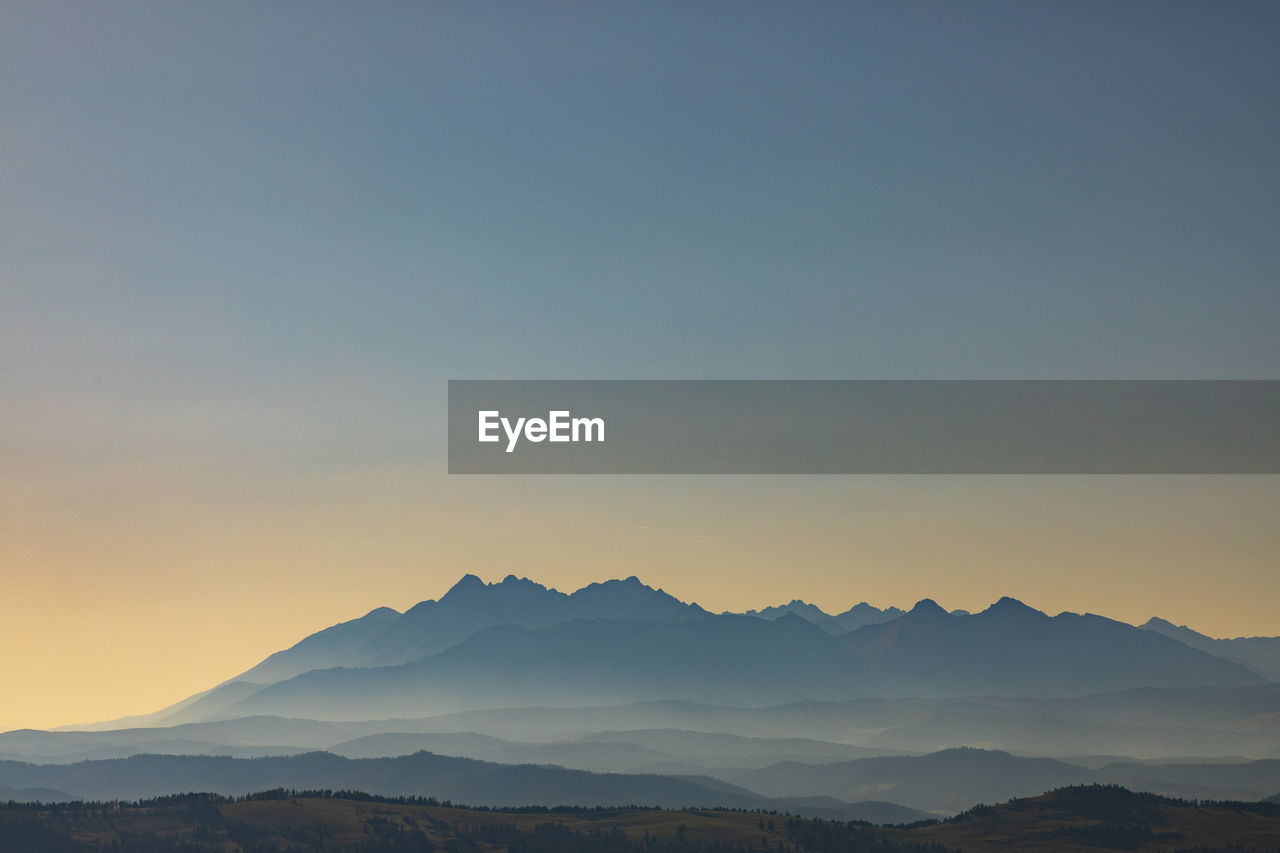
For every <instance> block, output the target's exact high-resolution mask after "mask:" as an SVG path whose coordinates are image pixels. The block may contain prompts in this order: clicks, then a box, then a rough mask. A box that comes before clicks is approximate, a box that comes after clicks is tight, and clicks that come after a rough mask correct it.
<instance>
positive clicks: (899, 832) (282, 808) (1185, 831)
mask: <svg viewBox="0 0 1280 853" xmlns="http://www.w3.org/2000/svg"><path fill="white" fill-rule="evenodd" d="M0 839H3V843H2V844H0V848H2V849H4V850H5V851H27V850H30V851H52V853H59V851H71V850H86V849H97V850H103V849H111V850H119V851H161V850H194V851H245V853H253V851H276V850H296V851H338V850H348V851H367V852H368V853H373V851H411V850H412V851H424V850H444V851H448V853H480V851H492V852H493V853H500V851H509V853H543V851H546V852H547V853H550V851H570V853H572V851H580V853H595V852H596V851H604V852H605V853H630V851H636V853H641V851H712V850H738V851H779V852H780V853H805V851H839V852H840V853H873V851H874V853H887V852H888V851H892V850H900V851H934V853H938V851H943V850H946V851H956V850H959V851H970V853H973V852H974V851H979V852H980V851H997V850H1014V849H1016V850H1023V851H1050V850H1053V851H1061V850H1068V851H1072V850H1074V851H1097V850H1140V851H1171V852H1172V851H1189V850H1197V851H1208V850H1226V849H1232V850H1250V851H1268V850H1275V851H1280V804H1268V803H1196V802H1190V801H1182V800H1171V799H1167V798H1163V797H1157V796H1154V795H1151V794H1135V793H1132V792H1130V791H1127V790H1125V789H1123V788H1118V787H1114V786H1089V787H1073V788H1064V789H1061V790H1059V791H1054V792H1052V793H1049V794H1045V795H1043V796H1040V797H1034V798H1029V799H1023V800H1014V801H1011V802H1009V803H1006V804H1004V805H1000V806H979V807H977V808H975V809H971V810H969V811H967V812H965V813H964V814H962V815H959V816H957V817H956V818H954V819H951V820H947V821H942V822H928V823H923V824H916V825H911V826H902V827H873V826H870V825H867V824H855V823H841V822H837V821H821V820H808V819H798V818H791V817H788V816H786V815H778V814H769V813H759V812H748V811H723V810H662V809H649V808H627V809H594V810H592V809H586V810H584V809H538V808H530V809H525V810H511V811H494V810H484V809H468V808H462V807H456V806H452V805H449V804H440V803H435V802H434V801H423V800H391V799H384V798H376V797H367V796H365V795H360V794H349V793H340V794H336V795H333V794H330V793H328V792H323V793H314V792H312V793H302V794H297V795H294V794H291V793H284V792H270V793H268V794H264V795H256V796H254V797H250V798H244V799H239V800H235V799H227V798H221V797H215V796H208V795H197V794H191V795H184V796H177V797H166V798H161V799H158V800H152V801H146V802H142V803H133V804H128V803H126V804H115V803H108V804H103V803H91V804H85V803H76V804H70V805H65V806H38V805H36V806H32V805H14V804H9V805H8V806H0Z"/></svg>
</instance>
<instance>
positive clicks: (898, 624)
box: [115, 575, 1270, 725]
mask: <svg viewBox="0 0 1280 853" xmlns="http://www.w3.org/2000/svg"><path fill="white" fill-rule="evenodd" d="M846 626H856V627H853V628H852V629H850V630H842V629H844V628H845V627H846ZM1197 636H1199V635H1197ZM1204 639H1205V640H1206V641H1208V642H1207V643H1206V642H1197V643H1196V644H1194V645H1193V644H1191V643H1189V642H1186V641H1185V640H1184V639H1183V638H1180V637H1178V636H1170V635H1169V634H1168V633H1167V632H1164V631H1159V630H1154V629H1153V628H1152V627H1151V623H1148V626H1147V627H1146V629H1145V630H1144V629H1139V628H1136V627H1134V626H1132V625H1128V624H1125V623H1122V622H1117V621H1115V620H1111V619H1106V618H1104V617H1101V616H1095V615H1090V614H1083V615H1082V614H1076V613H1061V614H1058V615H1057V616H1049V615H1048V614H1045V613H1043V612H1041V611H1038V610H1035V609H1033V608H1031V607H1028V606H1026V605H1024V604H1022V603H1021V602H1018V601H1016V600H1014V599H1012V598H1002V599H1000V600H999V601H997V602H996V603H995V604H993V605H991V606H990V607H988V608H987V609H986V610H983V611H981V612H979V613H965V612H962V611H956V612H947V611H946V610H944V609H943V608H942V607H940V606H938V605H937V604H936V603H934V602H933V601H931V600H929V599H925V600H923V601H921V602H919V603H917V604H916V605H915V606H914V607H912V608H911V609H910V610H909V611H906V612H902V611H898V610H896V609H894V608H890V609H888V610H879V609H877V608H874V607H872V606H870V605H867V604H865V603H863V604H859V605H856V606H854V607H852V608H850V609H849V610H847V611H845V612H844V613H841V614H839V615H837V616H829V615H827V614H825V613H823V612H822V611H821V610H819V609H818V608H816V607H814V606H813V605H808V604H805V603H804V602H801V601H792V602H791V603H790V604H787V605H783V606H781V607H775V608H769V609H767V610H762V611H753V612H750V613H747V614H730V613H722V614H712V613H709V612H708V611H706V610H705V609H703V608H702V607H700V606H698V605H697V604H686V603H684V602H681V601H679V600H678V599H676V598H674V597H673V596H671V595H669V594H667V593H666V592H664V591H662V590H657V589H653V588H651V587H648V586H646V585H644V584H643V583H641V582H640V581H639V580H638V579H637V578H634V577H631V578H627V579H625V580H613V581H607V582H605V583H596V584H591V585H589V586H587V587H584V588H582V589H580V590H578V591H577V592H574V593H573V594H571V595H567V594H565V593H562V592H559V591H556V590H553V589H548V588H547V587H545V586H543V585H541V584H538V583H534V582H533V581H530V580H527V579H522V578H516V577H515V576H508V577H507V578H506V579H504V580H503V581H502V582H500V583H495V584H485V583H484V582H483V581H481V580H480V579H479V578H477V577H475V576H474V575H467V576H465V577H463V578H462V580H460V581H459V582H458V583H457V584H456V585H455V586H454V587H453V588H452V589H450V590H449V592H448V593H447V594H446V595H444V596H443V597H442V598H441V599H440V600H439V601H426V602H423V603H421V604H418V605H416V606H414V607H412V608H410V609H409V610H407V611H405V612H404V613H397V612H396V611H394V610H390V609H388V608H380V609H378V610H374V611H372V612H370V613H368V614H366V615H365V616H363V617H361V618H359V619H355V620H352V621H350V622H344V623H341V624H339V625H335V626H333V627H331V628H327V629H325V630H323V631H320V632H318V633H316V634H313V635H311V636H309V637H306V638H304V639H303V640H301V641H300V642H298V643H297V644H295V645H294V646H292V647H290V648H288V649H285V650H283V651H280V652H277V653H275V654H273V655H271V656H270V657H268V658H266V659H265V660H263V661H262V662H261V663H259V664H258V665H256V666H254V667H252V668H250V669H249V670H247V671H245V672H244V673H242V674H241V675H240V676H237V677H235V678H233V679H231V680H229V681H227V682H224V683H223V684H221V685H219V686H217V687H216V688H214V689H212V690H210V691H207V692H206V693H203V694H198V695H197V696H194V697H191V698H190V699H188V700H185V701H184V702H182V703H179V704H178V705H175V706H173V707H171V708H169V709H165V710H163V711H161V712H159V713H157V714H155V715H150V716H148V717H144V718H136V719H133V720H125V721H117V722H116V723H115V725H126V724H130V723H132V724H144V725H154V724H157V723H163V724H174V723H181V722H191V721H200V720H210V719H218V718H227V717H239V716H256V715H274V716H284V717H318V718H321V719H330V720H359V719H375V718H387V717H422V716H427V715H433V714H442V713H449V712H454V711H462V710H473V709H477V708H501V707H516V706H529V705H545V706H592V705H614V704H619V703H626V702H633V701H642V700H646V699H649V700H651V699H676V700H683V701H691V702H701V703H713V704H724V705H765V704H777V703H783V702H789V701H799V700H842V699H850V698H855V697H872V696H875V697H906V696H915V697H958V696H974V695H995V696H1033V697H1055V696H1057V697H1061V696H1073V695H1084V694H1088V693H1095V692H1102V691H1111V690H1121V689H1127V688H1134V687H1234V686H1244V685H1251V684H1262V683H1265V682H1266V681H1267V680H1268V677H1267V675H1266V674H1264V672H1265V673H1269V672H1270V669H1269V667H1268V666H1262V665H1261V664H1259V659H1260V658H1261V657H1262V656H1261V655H1260V654H1257V653H1255V654H1253V655H1252V657H1250V656H1248V655H1246V654H1245V653H1244V652H1241V651H1239V650H1238V649H1237V647H1236V646H1229V647H1218V646H1214V645H1213V643H1214V642H1226V641H1211V640H1209V638H1204ZM1232 642H1235V641H1232Z"/></svg>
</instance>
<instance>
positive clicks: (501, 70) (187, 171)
mask: <svg viewBox="0 0 1280 853" xmlns="http://www.w3.org/2000/svg"><path fill="white" fill-rule="evenodd" d="M1278 38H1280V6H1277V4H1275V3H1272V2H1258V3H1229V2H1225V3H1224V2H1216V3H1208V2H1202V3H1175V2H1151V3H1143V2H1128V3H1104V2H1060V3H1052V2H1037V3H1021V2H1008V3H992V2H968V3H952V2H934V3H924V2H916V3H911V2H892V3H891V2H878V3H872V2H868V3H860V4H855V3H803V2H797V3H786V4H781V3H764V2H755V3H753V2H747V3H727V2H726V3H701V4H680V3H627V4H622V3H608V2H605V3H601V2H580V3H557V2H542V3H514V2H512V3H497V2H492V3H456V4H450V3H429V4H419V3H391V2H387V3H378V4H351V3H325V2H319V3H305V4H302V3H249V2H244V3H234V2H231V3H212V2H210V3H204V4H195V3H186V4H172V3H162V2H155V3H147V4H134V3H111V4H84V3H67V4H63V3H49V2H30V3H6V4H4V6H3V7H2V8H0V399H2V400H3V402H2V404H0V572H3V580H4V594H3V596H0V649H3V655H2V657H0V659H3V660H4V661H5V664H4V676H5V677H4V678H3V684H0V729H4V728H10V727H15V726H51V725H58V724H64V723H71V722H77V721H88V720H100V719H106V718H110V717H115V716H119V715H122V714H127V713H141V712H147V711H151V710H154V709H156V708H157V707H159V706H161V705H163V704H167V703H169V702H172V701H176V700H177V699H180V698H182V697H184V696H186V695H188V694H190V693H192V692H194V691H196V690H200V689H203V688H206V687H209V686H211V685H212V684H214V683H216V682H218V681H220V680H222V679H224V678H227V677H229V676H231V675H234V674H235V673H237V672H240V671H242V670H244V669H247V668H248V667H249V666H251V665H252V664H254V663H256V662H257V661H258V660H259V659H261V658H262V657H264V656H265V655H266V654H268V653H270V652H272V651H274V650H276V649H278V648H281V647H284V646H287V645H289V644H291V643H292V642H294V641H295V640H297V639H298V638H300V637H301V636H302V635H304V634H306V633H309V632H311V631H314V630H317V629H319V628H322V627H324V626H327V625H329V624H332V623H334V622H336V621H340V620H343V619H348V618H353V617H356V616H359V615H361V614H362V613H364V612H365V611H367V610H369V609H372V608H373V607H376V606H379V605H389V606H392V607H396V608H397V609H403V608H405V607H408V606H410V605H412V604H413V603H415V602H417V601H419V600H422V599H425V598H435V597H438V596H439V595H440V594H442V593H443V592H444V591H445V590H446V589H447V588H448V587H449V586H450V585H451V584H452V583H453V582H454V581H455V580H456V579H457V578H458V577H459V576H461V575H462V574H463V573H464V572H468V571H470V572H475V573H477V574H479V575H480V576H481V577H484V578H486V579H488V580H498V579H500V578H501V577H503V576H504V575H506V574H508V573H509V572H514V573H516V574H519V575H527V576H529V577H532V578H534V579H536V580H539V581H542V582H544V583H547V584H549V585H552V586H556V587H558V588H562V589H565V590H566V591H568V590H571V589H573V588H576V587H577V586H579V585H581V584H584V583H586V582H589V581H592V580H600V579H603V578H606V577H614V576H625V575H629V574H637V575H639V576H640V577H641V578H642V579H644V580H645V581H647V582H649V583H651V584H654V585H661V586H663V587H665V588H666V589H668V590H669V591H670V592H672V593H673V594H676V595H678V596H680V597H681V598H685V599H692V600H697V601H698V602H700V603H701V604H703V605H704V606H706V607H709V608H711V609H716V610H718V609H725V608H733V609H744V608H749V607H761V606H765V605H768V604H773V603H778V602H779V601H780V600H787V599H790V598H792V597H796V596H799V597H803V598H805V599H807V600H810V601H813V602H815V603H817V604H819V605H820V606H822V607H824V608H826V609H828V610H833V611H834V610H840V609H844V608H846V607H848V606H849V605H850V604H852V603H854V602H856V601H860V600H864V599H865V600H869V601H871V602H872V603H876V604H880V605H887V604H898V605H909V604H911V603H912V602H914V601H915V600H917V599H919V598H921V597H924V596H931V597H933V598H935V599H937V600H938V601H939V602H941V603H942V604H944V605H945V606H948V607H965V608H970V609H972V608H980V607H982V606H985V605H986V604H988V603H990V602H991V601H994V600H995V599H997V598H999V597H1000V596H1001V595H1014V596H1017V597H1019V598H1022V599H1023V600H1025V601H1026V602H1027V603H1029V604H1031V605H1033V606H1036V607H1039V608H1041V609H1043V610H1047V611H1049V612H1054V613H1056V612H1058V611H1060V610H1064V609H1071V610H1079V611H1092V612H1097V613H1101V614H1103V615H1107V616H1112V617H1115V618H1120V619H1125V620H1127V621H1143V620H1145V619H1146V618H1148V617H1149V616H1152V615H1160V616H1162V617H1164V618H1167V619H1170V620H1172V621H1175V622H1179V623H1188V624H1190V625H1192V626H1193V627H1196V628H1198V629H1200V630H1203V631H1206V632H1208V633H1211V634H1215V635H1224V636H1236V635H1241V634H1271V635H1275V634H1280V608H1277V607H1276V606H1275V602H1276V601H1278V600H1280V565H1278V561H1277V555H1278V554H1280V483H1278V482H1277V479H1280V478H1272V477H1235V478H1227V477H1198V478H1197V477H1149V478H1142V477H1094V478H1085V477H1041V478H1021V477H1016V478H1000V477H970V478H956V477H900V478H893V477H887V478H886V477H829V478H804V477H793V478H786V477H775V478H769V477H725V478H696V477H660V478H657V477H644V478H621V477H619V478H607V477H605V478H601V477H595V478H572V477H567V478H502V477H474V478H464V477H453V478H450V477H448V476H447V475H446V474H445V473H444V466H445V459H444V423H445V408H444V405H445V380H446V379H448V378H1280V334H1277V320H1278V319H1280V240H1277V237H1276V227H1277V224H1278V223H1280V110H1277V109H1276V105H1277V104H1278V103H1280V60H1277V54H1276V51H1275V45H1276V43H1277V40H1278Z"/></svg>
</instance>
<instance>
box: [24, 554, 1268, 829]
mask: <svg viewBox="0 0 1280 853" xmlns="http://www.w3.org/2000/svg"><path fill="white" fill-rule="evenodd" d="M1278 649H1280V638H1265V637H1263V638H1237V639H1234V640H1218V639H1214V638H1211V637H1208V636H1205V635H1203V634H1199V633H1197V632H1195V631H1193V630H1192V629H1190V628H1187V627H1185V626H1175V625H1172V624H1171V623H1169V622H1165V621H1164V620H1160V619H1152V620H1151V621H1149V622H1147V623H1146V624H1144V625H1142V626H1134V625H1129V624H1126V623H1123V622H1119V621H1116V620H1112V619H1107V618H1104V617H1102V616H1097V615H1092V614H1077V613H1069V612H1067V613H1059V614H1057V615H1049V614H1047V613H1044V612H1042V611H1039V610H1036V609H1034V608H1032V607H1029V606H1027V605H1025V604H1023V603H1022V602H1019V601H1017V600H1015V599H1013V598H1001V599H1000V600H998V601H996V602H995V603H994V604H992V605H991V606H989V607H987V608H986V609H984V610H981V611H979V612H973V613H970V612H966V611H960V610H956V611H947V610H945V609H944V608H942V607H941V606H939V605H938V604H937V603H935V602H934V601H932V600H930V599H924V600H922V601H920V602H918V603H916V604H915V605H914V606H913V607H911V608H910V609H908V610H905V611H904V610H899V609H897V608H887V609H880V608H876V607H873V606H871V605H869V604H866V603H865V602H864V603H859V604H855V605H854V606H852V607H850V608H848V609H847V610H845V611H843V612H841V613H838V614H834V615H833V614H827V613H825V612H824V611H822V610H821V609H820V608H818V607H816V606H814V605H812V604H809V603H806V602H804V601H800V600H798V599H797V600H792V601H790V602H789V603H787V604H782V605H779V606H775V607H769V608H764V609H762V610H755V611H748V612H746V613H711V612H709V611H708V610H706V609H705V608H703V607H701V606H699V605H698V604H696V603H685V602H682V601H680V600H679V599H677V598H675V597H674V596H671V595H669V594H668V593H666V592H664V591H663V590H660V589H654V588H651V587H649V586H646V585H645V584H643V583H641V582H640V581H639V579H637V578H635V577H630V578H626V579H624V580H610V581H606V582H603V583H595V584H590V585H589V586H586V587H583V588H582V589H580V590H577V591H576V592H574V593H572V594H566V593H563V592H559V591H557V590H554V589H549V588H547V587H545V586H543V585H541V584H538V583H535V582H533V581H530V580H528V579H524V578H517V577H515V576H508V577H507V578H506V579H504V580H503V581H501V582H500V583H492V584H486V583H484V582H483V581H481V580H480V579H479V578H477V577H475V576H474V575H467V576H465V577H463V578H462V579H461V580H460V581H459V582H458V583H457V584H456V585H455V586H454V587H453V588H452V589H450V590H449V592H448V593H447V594H446V595H444V596H442V597H441V598H440V599H439V600H438V601H425V602H422V603H420V604H418V605H415V606H414V607H411V608H409V609H408V610H407V611H405V612H403V613H400V612H397V611H395V610H392V609H390V608H379V609H376V610H373V611H371V612H369V613H367V614H365V615H364V616H362V617H360V618H358V619H354V620H351V621H348V622H343V623H340V624H338V625H334V626H332V627H330V628H327V629H325V630H322V631H319V632H317V633H315V634H312V635H310V636H308V637H305V638H303V639H302V640H300V641H299V642H298V643H296V644H294V645H293V646H291V647H289V648H287V649H284V650H281V651H279V652H276V653H275V654H272V655H270V656H269V657H267V658H265V659H264V660H262V661H261V662H260V663H258V664H256V665H255V666H253V667H251V668H249V669H248V670H246V671H245V672H243V673H241V674H240V675H239V676H237V677H235V678H232V679H229V680H227V681H225V682H223V683H221V684H219V685H215V686H214V687H212V688H210V689H209V690H206V691H204V692H202V693H198V694H195V695H194V696H191V697H189V698H188V699H185V700H183V701H182V702H179V703H177V704H175V705H173V706H170V707H169V708H165V709H161V710H160V711H157V712H154V713H152V714H147V715H143V716H140V717H134V718H127V719H124V720H116V721H110V722H105V723H99V724H94V725H90V726H83V727H77V728H74V729H71V728H69V729H68V730H63V731H52V732H40V731H30V730H23V731H14V732H7V733H0V762H3V763H2V764H0V786H3V787H0V796H8V797H14V798H27V799H36V798H43V799H54V798H59V797H61V798H64V799H65V798H66V797H70V796H92V797H118V796H128V797H141V796H153V795H158V794H165V793H173V792H177V791H185V790H208V791H214V792H221V793H244V792H248V791H253V790H261V789H264V788H272V787H278V786H285V787H297V788H339V787H341V788H352V789H362V790H365V791H368V792H370V793H375V794H387V795H400V794H422V795H433V796H438V797H442V798H452V799H456V800H461V801H465V802H468V803H471V804H489V805H514V804H532V803H539V804H543V805H547V804H551V803H572V804H575V805H605V804H612V805H619V804H624V803H626V802H637V803H648V804H658V805H666V804H671V805H687V804H699V805H704V806H705V805H727V806H733V807H741V808H783V809H784V810H786V809H790V810H792V811H795V812H796V813H804V814H810V815H823V816H829V817H840V818H841V819H849V817H850V816H858V815H864V816H865V815H866V814H869V813H870V812H868V811H866V810H867V809H869V808H871V806H868V805H867V803H868V802H872V803H878V805H877V806H876V808H879V809H880V810H881V811H880V812H878V814H880V815H881V816H883V815H885V814H889V813H890V812H887V811H885V809H890V810H892V809H893V808H901V809H906V810H908V811H903V812H897V813H895V814H897V815H898V816H902V815H903V814H911V813H913V812H910V810H916V812H919V811H921V810H923V811H929V812H936V813H953V812H955V811H957V810H960V809H962V808H965V807H967V806H970V805H973V803H974V802H976V801H977V799H986V800H999V799H1007V798H1008V797H1013V796H1029V795H1034V794H1038V793H1041V792H1042V791H1044V790H1047V789H1048V788H1049V787H1054V786H1061V785H1073V784H1081V783H1089V782H1095V781H1097V782H1108V783H1117V784H1124V785H1127V786H1130V787H1134V788H1137V789H1140V790H1148V791H1155V792H1159V793H1166V794H1174V795H1178V796H1190V797H1234V798H1246V799H1247V798H1255V799H1256V798H1260V797H1262V796H1267V795H1270V794H1274V793H1275V790H1277V789H1280V776H1278V775H1277V774H1276V768H1277V766H1280V761H1277V760H1276V759H1280V683H1276V681H1277V676H1276V673H1278V672H1280V651H1278ZM960 747H966V748H965V749H958V748H960ZM593 774H595V776H599V777H600V778H595V776H593ZM886 801H887V802H886ZM895 804H896V805H895ZM855 807H856V808H855ZM858 809H862V811H858ZM802 810H803V811H802ZM904 819H908V818H904Z"/></svg>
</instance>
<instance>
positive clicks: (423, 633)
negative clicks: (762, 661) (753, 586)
mask: <svg viewBox="0 0 1280 853" xmlns="http://www.w3.org/2000/svg"><path fill="white" fill-rule="evenodd" d="M708 615H710V614H708V613H707V611H705V610H703V609H702V608H701V607H699V606H698V605H697V604H685V603H683V602H681V601H679V600H678V599H676V598H675V597H673V596H671V595H668V594H667V593H665V592H663V591H662V590H660V589H653V588H652V587H648V586H645V585H644V584H643V583H641V582H640V581H639V579H637V578H635V577H629V578H627V579H626V580H611V581H607V582H605V583H593V584H591V585H589V586H586V587H583V588H582V589H580V590H578V591H577V592H575V593H573V594H572V595H566V594H565V593H563V592H559V591H558V590H554V589H549V588H547V587H545V586H543V585H542V584H540V583H535V582H534V581H531V580H529V579H528V578H517V577H516V576H515V575H508V576H507V577H506V578H504V579H503V580H502V582H501V583H494V584H486V583H485V582H484V581H482V580H481V579H480V578H478V577H476V576H475V575H472V574H468V575H464V576H463V577H462V579H461V580H459V581H458V582H457V583H456V584H454V585H453V587H452V588H451V589H450V590H449V591H448V592H447V593H445V594H444V595H443V596H442V597H441V598H440V600H439V601H423V602H420V603H418V604H415V605H414V606H413V607H411V608H409V609H408V610H406V611H405V612H404V613H398V612H396V611H395V610H392V609H391V608H388V607H380V608H378V609H377V610H374V611H371V612H370V613H368V614H366V615H364V616H362V617H360V618H359V619H354V620H351V621H350V622H343V623H341V624H339V625H334V626H333V627H331V628H326V629H325V630H323V631H319V632H317V633H315V634H312V635H311V636H309V637H306V638H305V639H303V640H301V641H299V642H298V643H297V644H295V645H293V646H291V647H290V648H288V649H285V650H283V651H280V652H276V653H275V654H273V655H271V656H270V657H268V658H267V659H266V660H264V661H263V662H262V663H260V664H258V665H257V666H255V667H253V668H252V669H249V670H248V671H246V672H244V673H242V674H240V675H238V676H236V677H235V678H233V679H230V680H229V681H228V682H227V683H232V682H237V681H241V682H249V683H259V684H270V683H272V682H276V681H281V680H283V679H286V678H292V677H293V676H295V675H299V674H301V673H303V672H307V671H309V670H313V669H327V668H330V667H336V666H345V667H355V666H389V665H395V664H400V663H406V662H408V661H411V660H416V659H418V658H422V657H425V656H427V655H431V654H435V653H436V652H439V651H443V650H444V649H446V648H448V647H449V646H452V645H453V644H455V643H458V642H460V641H462V640H464V639H466V638H467V637H469V636H471V635H472V634H474V633H475V632H477V631H480V630H483V629H485V628H492V627H494V626H497V625H519V626H521V627H525V628H543V627H546V626H548V625H554V624H556V623H558V622H566V621H569V620H572V619H595V618H606V619H640V620H646V621H673V622H674V621H682V620H685V619H696V618H700V617H703V616H708Z"/></svg>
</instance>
